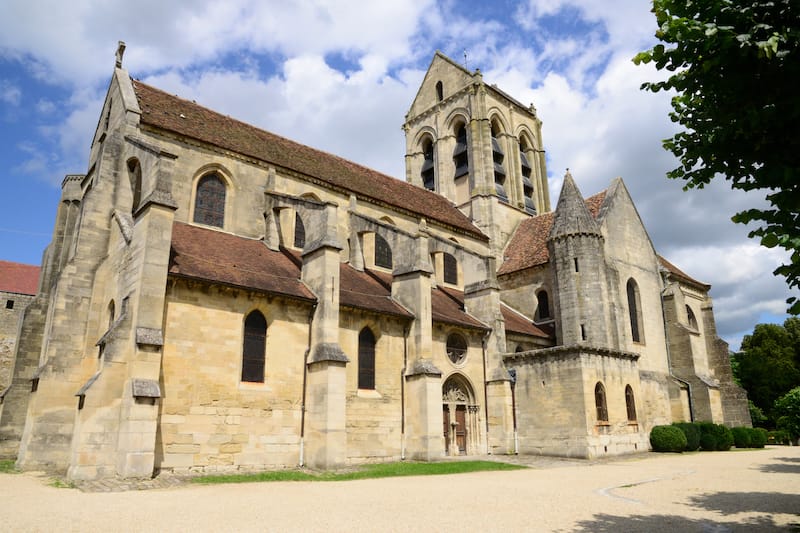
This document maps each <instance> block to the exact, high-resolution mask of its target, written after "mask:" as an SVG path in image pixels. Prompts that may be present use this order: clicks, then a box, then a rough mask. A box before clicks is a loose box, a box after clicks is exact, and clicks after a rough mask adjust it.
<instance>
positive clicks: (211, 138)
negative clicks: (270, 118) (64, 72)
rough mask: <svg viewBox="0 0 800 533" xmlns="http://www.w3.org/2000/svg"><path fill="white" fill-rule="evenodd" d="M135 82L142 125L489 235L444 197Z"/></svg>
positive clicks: (470, 233) (476, 234) (450, 224)
mask: <svg viewBox="0 0 800 533" xmlns="http://www.w3.org/2000/svg"><path fill="white" fill-rule="evenodd" d="M132 81H133V87H134V91H135V92H136V98H137V100H138V102H139V107H140V108H141V110H142V115H141V122H142V123H143V124H146V125H149V126H153V127H155V128H158V129H163V130H167V131H171V132H174V133H178V134H180V135H182V136H186V137H190V138H193V139H197V140H199V141H203V142H205V143H208V144H211V145H214V146H217V147H220V148H223V149H226V150H231V151H233V152H237V153H240V154H242V155H245V156H249V157H252V158H255V159H258V160H261V161H264V162H266V163H270V164H273V165H276V166H279V167H283V168H287V169H290V170H294V171H296V172H299V173H301V174H305V175H306V176H309V177H311V178H316V179H319V180H322V181H324V182H327V183H328V184H330V185H332V186H334V187H338V188H340V189H344V190H346V191H349V192H353V193H356V194H357V195H359V196H361V197H366V198H370V199H372V200H375V201H378V202H382V203H385V204H388V205H391V206H394V207H396V208H399V209H401V210H404V211H407V212H410V213H413V214H415V215H418V216H420V217H424V218H426V219H427V220H429V221H436V222H439V223H441V224H444V225H447V226H450V227H452V228H455V229H458V230H461V231H463V232H465V233H467V234H469V235H472V236H473V237H476V238H478V239H482V240H488V237H486V236H485V235H484V234H483V233H482V232H481V231H480V230H479V229H478V228H476V227H475V226H474V225H473V224H472V223H471V222H470V221H469V219H468V218H467V217H466V216H465V215H464V214H463V213H462V212H461V211H459V210H458V209H456V208H455V207H454V206H453V205H452V204H451V203H450V202H449V201H448V200H447V199H446V198H444V197H443V196H440V195H438V194H436V193H433V192H430V191H428V190H425V189H423V188H421V187H416V186H414V185H410V184H408V183H406V182H404V181H400V180H397V179H394V178H392V177H390V176H387V175H385V174H381V173H380V172H377V171H375V170H372V169H369V168H366V167H363V166H361V165H358V164H356V163H353V162H351V161H347V160H346V159H342V158H341V157H338V156H335V155H332V154H329V153H326V152H322V151H320V150H316V149H314V148H311V147H308V146H305V145H302V144H300V143H297V142H294V141H291V140H289V139H286V138H284V137H281V136H279V135H275V134H274V133H270V132H267V131H264V130H261V129H258V128H256V127H255V126H251V125H249V124H246V123H244V122H240V121H238V120H235V119H233V118H231V117H227V116H225V115H221V114H219V113H217V112H215V111H211V110H210V109H206V108H204V107H202V106H199V105H197V104H196V103H194V102H190V101H189V100H184V99H182V98H178V97H177V96H173V95H170V94H168V93H165V92H164V91H161V90H159V89H156V88H154V87H151V86H149V85H146V84H144V83H142V82H140V81H137V80H132Z"/></svg>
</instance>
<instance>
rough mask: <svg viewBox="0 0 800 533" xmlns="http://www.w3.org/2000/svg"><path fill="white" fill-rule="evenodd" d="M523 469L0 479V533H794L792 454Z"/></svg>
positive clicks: (651, 457)
mask: <svg viewBox="0 0 800 533" xmlns="http://www.w3.org/2000/svg"><path fill="white" fill-rule="evenodd" d="M521 459H523V460H524V459H525V458H521ZM527 462H529V463H530V464H531V465H532V468H531V469H528V470H520V471H511V472H480V473H474V474H460V475H453V476H429V477H409V478H387V479H374V480H362V481H348V482H325V483H323V482H316V483H308V482H293V483H259V484H255V483H251V484H239V485H215V486H199V485H190V484H182V485H179V486H175V487H172V488H166V489H153V490H141V491H129V492H82V491H80V490H77V489H68V488H55V487H53V486H50V484H49V482H50V479H49V478H48V477H47V476H46V475H44V474H36V473H25V474H0V531H48V532H49V531H81V532H85V531H142V532H145V531H146V532H153V531H192V532H197V531H326V532H327V531H453V530H461V531H482V532H484V531H504V532H508V531H609V532H610V531H613V532H619V531H648V532H650V531H711V532H723V531H771V530H783V531H800V447H768V448H766V449H764V450H752V451H735V450H733V451H730V452H716V453H692V454H682V455H660V454H644V455H640V456H636V457H634V458H630V457H629V458H622V459H616V460H604V461H591V462H590V461H575V460H571V461H559V460H552V459H542V458H532V459H528V460H527Z"/></svg>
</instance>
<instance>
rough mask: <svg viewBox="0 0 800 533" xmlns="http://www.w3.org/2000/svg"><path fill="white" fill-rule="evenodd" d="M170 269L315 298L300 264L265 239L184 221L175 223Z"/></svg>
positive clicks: (172, 272) (192, 276) (187, 275)
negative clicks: (242, 235)
mask: <svg viewBox="0 0 800 533" xmlns="http://www.w3.org/2000/svg"><path fill="white" fill-rule="evenodd" d="M169 273H170V275H172V276H178V277H182V278H189V279H198V280H203V281H211V282H214V283H221V284H223V285H228V286H231V287H239V288H243V289H252V290H257V291H263V292H268V293H273V294H280V295H283V296H288V297H291V298H298V299H301V300H309V301H313V300H315V299H316V298H315V297H314V294H313V293H312V292H311V291H310V290H308V287H306V286H305V285H304V284H303V283H302V282H301V281H300V268H298V266H297V264H296V263H295V262H294V261H293V260H292V259H291V258H289V257H288V256H287V255H286V254H283V253H281V252H275V251H272V250H270V249H269V248H267V246H266V245H265V244H264V242H263V241H259V240H255V239H247V238H244V237H238V236H236V235H231V234H229V233H223V232H221V231H215V230H211V229H206V228H200V227H197V226H191V225H189V224H184V223H181V222H175V223H174V224H173V226H172V249H171V251H170V261H169Z"/></svg>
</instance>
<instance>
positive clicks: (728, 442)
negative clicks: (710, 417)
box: [697, 422, 733, 452]
mask: <svg viewBox="0 0 800 533" xmlns="http://www.w3.org/2000/svg"><path fill="white" fill-rule="evenodd" d="M697 425H698V427H699V428H700V449H701V450H703V451H706V452H714V451H717V452H724V451H727V450H730V449H731V446H733V433H732V432H731V430H730V428H729V427H727V426H723V425H722V424H714V423H713V422H699V423H698V424H697Z"/></svg>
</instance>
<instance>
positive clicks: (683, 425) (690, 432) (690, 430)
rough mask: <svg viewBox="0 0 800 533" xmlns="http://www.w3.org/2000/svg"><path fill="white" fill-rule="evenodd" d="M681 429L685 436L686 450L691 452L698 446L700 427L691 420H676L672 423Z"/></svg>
mask: <svg viewBox="0 0 800 533" xmlns="http://www.w3.org/2000/svg"><path fill="white" fill-rule="evenodd" d="M672 425H673V426H675V427H676V428H678V429H680V430H681V431H683V434H684V435H685V436H686V451H687V452H693V451H695V450H697V449H699V448H700V428H698V427H697V425H696V424H692V423H691V422H676V423H674V424H672Z"/></svg>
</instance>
